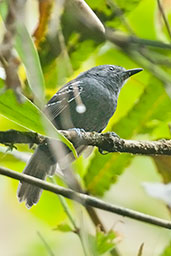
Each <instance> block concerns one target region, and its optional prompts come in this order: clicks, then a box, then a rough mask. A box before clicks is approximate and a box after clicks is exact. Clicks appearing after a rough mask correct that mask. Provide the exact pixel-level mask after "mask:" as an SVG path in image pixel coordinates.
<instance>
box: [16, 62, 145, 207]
mask: <svg viewBox="0 0 171 256" xmlns="http://www.w3.org/2000/svg"><path fill="white" fill-rule="evenodd" d="M141 70H142V69H132V70H126V69H124V68H123V67H119V66H114V65H101V66H97V67H94V68H92V69H90V70H88V71H86V72H84V73H81V74H80V75H79V76H77V78H75V79H74V80H72V81H70V82H69V83H67V84H66V85H64V86H63V87H62V88H61V89H60V90H59V91H58V92H57V93H56V94H55V95H54V96H53V97H52V98H51V99H50V101H49V102H48V103H47V105H46V107H45V113H47V115H48V117H49V118H50V120H51V121H52V122H53V124H54V125H55V126H56V128H57V129H60V130H66V129H71V128H79V129H84V130H85V131H96V132H101V131H102V130H103V129H104V128H105V127H106V126H107V124H108V122H109V120H110V118H111V117H112V116H113V114H114V112H115V111H116V107H117V100H118V96H119V92H120V90H121V88H122V86H123V84H124V82H125V81H126V79H127V78H129V77H130V76H132V75H134V74H136V73H138V72H140V71H141ZM78 106H80V110H81V111H78V110H79V108H78ZM82 110H84V111H82ZM80 112H82V113H80ZM59 150H60V147H59ZM81 151H82V150H81ZM66 153H69V150H68V149H66ZM55 164H56V160H55V157H54V156H53V152H52V150H51V149H50V147H48V146H47V145H40V146H38V147H37V149H36V151H35V152H34V154H33V156H32V157H31V159H30V161H29V162H28V164H27V165H26V167H25V169H24V171H23V173H25V174H27V175H31V176H34V177H37V178H40V179H42V180H44V179H45V178H46V176H47V175H53V172H54V170H55V168H54V166H55ZM17 194H18V199H19V201H20V202H22V201H26V206H27V207H31V206H32V205H33V204H36V203H37V202H38V200H39V198H40V195H41V189H39V188H38V187H35V186H33V185H29V184H27V183H25V182H21V183H20V184H19V188H18V193H17Z"/></svg>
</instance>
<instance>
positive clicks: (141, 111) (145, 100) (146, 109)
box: [112, 77, 171, 138]
mask: <svg viewBox="0 0 171 256" xmlns="http://www.w3.org/2000/svg"><path fill="white" fill-rule="evenodd" d="M166 109H171V100H170V98H169V97H168V95H167V93H166V92H165V89H164V88H163V85H162V83H161V82H160V81H159V80H157V79H155V78H152V77H150V78H149V84H148V86H147V87H146V89H145V90H144V93H143V94H142V95H141V97H140V99H139V100H138V101H137V103H136V104H135V105H134V107H133V108H132V109H131V111H130V112H129V113H128V114H127V116H126V117H123V118H122V119H121V120H120V121H119V122H118V123H117V124H115V125H113V127H112V130H113V131H115V132H116V133H117V134H119V136H120V137H122V138H131V137H133V136H135V135H136V134H142V133H147V132H148V131H149V129H148V124H149V122H151V121H152V120H155V121H156V120H159V121H166V120H168V121H169V120H171V113H170V112H169V111H166ZM125 127H126V129H125Z"/></svg>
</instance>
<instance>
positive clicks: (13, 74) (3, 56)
mask: <svg viewBox="0 0 171 256" xmlns="http://www.w3.org/2000/svg"><path fill="white" fill-rule="evenodd" d="M8 2H9V3H8V14H7V17H6V20H5V27H6V32H5V34H4V38H3V41H2V44H1V45H0V61H1V63H2V65H3V67H4V69H5V72H6V79H5V82H6V87H7V88H11V89H13V90H14V92H15V94H16V96H17V99H18V101H19V102H21V101H22V99H21V97H20V89H21V84H20V80H19V78H18V74H17V70H18V65H19V62H18V60H17V58H16V57H15V56H14V54H13V47H14V41H15V35H16V27H17V22H18V20H19V16H20V13H23V7H24V4H25V1H24V0H23V1H19V0H10V1H8Z"/></svg>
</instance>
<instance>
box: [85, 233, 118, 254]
mask: <svg viewBox="0 0 171 256" xmlns="http://www.w3.org/2000/svg"><path fill="white" fill-rule="evenodd" d="M115 238H116V234H115V232H114V231H113V230H110V231H109V232H107V233H104V232H103V231H101V230H99V229H97V230H96V236H92V235H89V240H90V243H91V245H92V249H94V251H95V253H96V254H97V255H103V254H104V253H107V252H109V251H111V250H112V249H113V248H114V247H115V242H114V239H115Z"/></svg>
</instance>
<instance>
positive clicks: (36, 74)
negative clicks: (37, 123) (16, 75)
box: [15, 23, 45, 107]
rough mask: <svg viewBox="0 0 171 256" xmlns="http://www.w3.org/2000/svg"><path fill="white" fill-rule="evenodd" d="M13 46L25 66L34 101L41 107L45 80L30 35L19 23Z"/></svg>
mask: <svg viewBox="0 0 171 256" xmlns="http://www.w3.org/2000/svg"><path fill="white" fill-rule="evenodd" d="M15 47H16V50H17V52H18V54H19V56H20V58H21V60H22V62H23V64H24V66H25V69H26V74H27V80H28V83H29V86H30V88H31V90H32V91H33V94H34V96H35V100H36V103H37V104H38V105H39V106H40V107H42V106H43V105H44V90H45V82H44V77H43V73H42V69H41V65H40V61H39V56H38V53H37V51H36V48H35V46H34V43H33V40H32V38H31V36H30V35H29V33H28V31H27V29H26V27H25V26H24V25H22V24H21V23H20V25H18V27H17V36H16V44H15Z"/></svg>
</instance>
